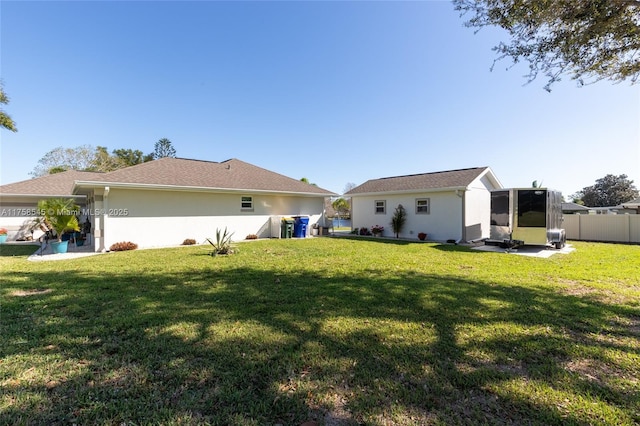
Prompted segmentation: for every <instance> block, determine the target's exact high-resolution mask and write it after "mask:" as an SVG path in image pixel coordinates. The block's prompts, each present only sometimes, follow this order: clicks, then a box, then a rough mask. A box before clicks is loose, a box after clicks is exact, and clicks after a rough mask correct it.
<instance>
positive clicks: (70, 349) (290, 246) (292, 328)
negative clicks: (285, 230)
mask: <svg viewBox="0 0 640 426" xmlns="http://www.w3.org/2000/svg"><path fill="white" fill-rule="evenodd" d="M573 244H574V245H575V246H576V247H577V251H576V252H574V253H572V254H569V255H555V256H553V257H552V258H550V259H537V258H527V257H521V256H516V255H508V254H502V253H486V252H476V251H473V250H470V249H468V248H465V247H460V246H445V245H437V244H428V243H408V242H396V241H393V240H386V239H384V240H383V239H378V240H368V239H358V238H353V239H350V238H315V239H305V240H273V241H262V240H260V241H254V242H248V243H243V244H239V248H240V253H238V254H235V255H233V256H218V257H215V258H212V257H210V256H207V255H206V253H207V251H206V250H205V249H204V248H203V247H202V246H196V247H193V246H192V247H182V248H175V249H166V250H140V251H133V252H119V253H110V254H107V255H101V256H92V257H87V258H81V259H75V260H68V261H60V262H28V261H27V260H26V256H27V253H26V252H25V251H24V248H23V249H22V250H23V251H22V252H15V251H14V250H16V248H15V247H12V246H8V245H3V246H1V247H0V274H1V276H2V285H1V288H0V423H1V424H7V425H9V424H10V425H13V424H38V425H39V424H79V425H88V424H118V425H120V424H124V425H138V424H176V425H177V424H219V425H269V424H281V425H299V424H301V423H303V422H311V421H313V422H316V424H320V425H321V424H327V425H348V424H369V425H415V424H427V425H429V424H434V425H436V424H442V425H451V424H474V425H475V424H483V423H484V424H540V425H553V424H557V425H567V424H576V425H588V424H610V425H632V424H638V423H640V246H631V245H612V244H590V243H573ZM11 254H16V256H10V255H11Z"/></svg>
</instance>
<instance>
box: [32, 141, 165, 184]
mask: <svg viewBox="0 0 640 426" xmlns="http://www.w3.org/2000/svg"><path fill="white" fill-rule="evenodd" d="M151 160H153V154H143V153H142V151H140V150H137V149H136V150H132V149H125V148H120V149H115V150H113V151H112V154H109V151H108V150H107V148H106V147H104V146H98V147H97V148H94V147H93V146H91V145H81V146H78V147H76V148H63V147H58V148H54V149H52V150H51V151H49V152H47V153H46V154H45V155H44V157H42V158H41V159H40V160H39V161H38V165H37V166H36V167H35V168H34V170H33V171H32V172H31V173H30V174H31V175H32V176H34V177H38V176H44V175H47V174H53V173H60V172H64V171H66V170H86V171H93V172H110V171H113V170H118V169H121V168H123V167H128V166H133V165H135V164H139V163H143V162H146V161H151Z"/></svg>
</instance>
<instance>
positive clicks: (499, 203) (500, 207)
mask: <svg viewBox="0 0 640 426" xmlns="http://www.w3.org/2000/svg"><path fill="white" fill-rule="evenodd" d="M491 224H492V225H496V226H509V191H495V192H492V193H491Z"/></svg>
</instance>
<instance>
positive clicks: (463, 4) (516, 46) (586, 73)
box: [453, 0, 640, 91]
mask: <svg viewBox="0 0 640 426" xmlns="http://www.w3.org/2000/svg"><path fill="white" fill-rule="evenodd" d="M453 3H454V7H455V9H456V10H457V11H459V12H460V14H461V16H470V19H469V20H468V21H467V22H466V23H465V25H466V26H468V27H472V28H476V29H478V30H479V29H481V28H483V27H487V26H497V27H500V28H503V29H504V30H506V31H507V32H508V33H509V36H510V40H509V41H508V42H501V43H499V44H498V45H497V46H495V47H494V48H493V50H494V51H496V52H497V54H498V58H497V59H496V61H499V60H501V59H505V58H511V59H512V61H513V63H514V64H516V63H519V62H521V61H527V62H528V63H529V74H528V75H527V78H528V82H531V81H533V80H534V79H535V78H536V77H538V75H540V74H542V75H544V76H546V78H547V84H546V85H545V86H544V88H545V89H546V90H548V91H550V90H551V86H552V85H553V84H554V83H555V82H557V81H559V80H560V79H561V76H562V75H565V74H568V75H570V76H571V78H572V79H573V80H576V81H577V82H578V83H579V84H580V85H584V84H589V83H593V82H596V81H599V80H603V79H608V80H612V81H614V82H621V81H630V82H631V83H632V84H633V83H636V82H637V81H638V78H639V77H640V1H638V0H535V1H530V0H453ZM496 61H494V65H495V64H496ZM492 68H493V67H492Z"/></svg>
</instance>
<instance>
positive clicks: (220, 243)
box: [206, 227, 236, 256]
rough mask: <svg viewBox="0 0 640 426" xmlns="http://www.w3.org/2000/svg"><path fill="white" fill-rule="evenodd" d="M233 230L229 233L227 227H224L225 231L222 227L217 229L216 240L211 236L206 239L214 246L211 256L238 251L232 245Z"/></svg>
mask: <svg viewBox="0 0 640 426" xmlns="http://www.w3.org/2000/svg"><path fill="white" fill-rule="evenodd" d="M233 234H234V233H233V232H231V233H229V231H227V228H226V227H225V228H224V231H221V230H220V228H217V229H216V240H215V241H213V240H211V238H207V239H206V241H207V242H208V243H209V244H211V245H212V246H213V251H212V252H211V256H216V255H218V254H232V253H235V252H236V249H235V248H234V247H233V246H232V245H231V243H232V241H231V237H232V236H233Z"/></svg>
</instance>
